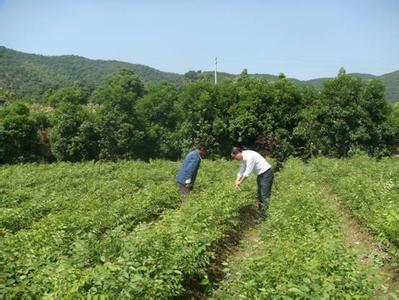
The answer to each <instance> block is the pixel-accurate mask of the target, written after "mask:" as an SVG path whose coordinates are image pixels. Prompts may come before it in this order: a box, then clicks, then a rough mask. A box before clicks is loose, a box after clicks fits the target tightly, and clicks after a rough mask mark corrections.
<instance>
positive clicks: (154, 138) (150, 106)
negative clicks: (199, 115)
mask: <svg viewBox="0 0 399 300" xmlns="http://www.w3.org/2000/svg"><path fill="white" fill-rule="evenodd" d="M178 94H179V90H178V88H177V87H176V86H174V85H172V84H170V83H167V82H162V83H159V84H154V85H151V86H150V88H149V91H148V92H147V93H146V95H145V96H144V97H142V98H140V99H138V100H137V103H136V111H137V114H138V115H139V118H140V119H141V120H142V121H143V122H144V123H145V126H146V133H147V136H148V140H149V143H150V145H151V147H147V148H150V149H149V150H151V151H149V152H148V153H147V154H148V156H153V157H162V158H168V159H177V158H179V156H180V152H181V149H180V145H179V140H180V137H179V135H178V125H179V124H180V123H181V122H182V120H183V115H182V111H181V109H180V106H179V103H178Z"/></svg>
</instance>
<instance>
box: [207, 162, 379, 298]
mask: <svg viewBox="0 0 399 300" xmlns="http://www.w3.org/2000/svg"><path fill="white" fill-rule="evenodd" d="M317 176H318V174H317V173H314V172H313V171H312V169H311V168H310V167H309V166H305V165H304V164H303V163H302V162H300V161H298V160H294V159H291V160H289V161H288V162H287V163H286V165H285V167H284V169H283V171H281V172H280V173H279V175H278V180H277V185H276V189H275V191H274V193H273V195H272V199H271V207H270V218H269V219H268V220H267V221H266V222H265V223H263V224H262V225H261V226H260V227H259V231H258V232H259V235H260V240H259V242H257V243H254V244H253V245H246V247H247V248H246V251H244V253H247V254H248V255H242V256H238V257H235V258H232V259H231V260H230V261H228V262H226V269H225V271H226V277H225V279H224V281H222V283H221V285H220V287H219V289H218V290H217V291H216V292H215V294H214V298H217V299H292V298H301V299H328V298H333V299H353V298H369V297H370V296H371V295H372V294H373V293H374V289H375V288H374V284H375V282H374V280H375V278H374V277H373V274H374V273H373V272H368V270H367V269H366V267H365V266H364V265H362V264H359V262H358V260H357V259H356V256H355V255H354V253H353V251H352V250H351V249H349V248H348V247H347V246H346V245H345V243H344V242H343V235H342V228H341V224H340V223H341V219H340V214H339V211H338V210H337V208H336V207H335V206H334V204H333V203H332V202H331V201H332V198H331V195H329V194H328V192H327V191H326V189H325V188H323V186H321V185H320V184H319V183H318V182H316V180H315V178H316V177H317Z"/></svg>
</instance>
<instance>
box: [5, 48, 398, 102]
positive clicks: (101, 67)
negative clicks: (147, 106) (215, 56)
mask: <svg viewBox="0 0 399 300" xmlns="http://www.w3.org/2000/svg"><path fill="white" fill-rule="evenodd" d="M122 68H126V69H129V70H132V71H134V72H136V73H137V75H138V76H139V77H140V78H141V79H142V80H143V81H144V82H157V81H162V80H166V81H173V82H176V83H179V84H184V83H186V82H189V81H190V79H193V78H203V77H208V78H211V77H212V76H213V71H197V72H195V71H189V72H187V73H185V74H179V73H173V72H164V71H160V70H158V69H156V68H153V67H150V66H147V65H143V64H133V63H129V62H124V61H118V60H104V59H90V58H86V57H83V56H80V55H75V54H72V55H42V54H32V53H25V52H21V51H17V50H13V49H9V48H6V47H5V46H0V88H3V89H7V90H12V91H14V92H15V93H16V95H17V96H18V97H33V98H39V97H41V96H42V95H43V93H44V92H45V91H46V90H48V89H57V88H61V87H65V86H71V85H74V84H83V85H86V86H88V87H90V88H95V87H96V86H97V85H98V84H99V83H100V82H101V81H102V80H104V79H105V78H106V77H107V76H108V75H109V74H110V73H112V72H114V71H116V70H119V69H122ZM190 73H191V74H190ZM218 74H219V75H220V78H221V79H222V80H223V79H234V78H236V77H237V76H239V74H231V73H226V72H220V73H218ZM349 75H351V76H354V77H356V78H361V79H366V80H367V79H372V78H377V79H380V80H381V81H382V83H383V84H384V86H385V98H386V101H387V102H389V103H393V102H397V101H399V70H397V71H393V72H389V73H386V74H383V75H373V74H368V73H350V74H349ZM190 76H193V77H190ZM249 76H252V77H261V78H266V79H268V80H275V79H277V78H278V75H273V74H262V73H254V74H249ZM330 78H331V77H322V78H314V79H309V80H300V79H296V78H289V79H290V80H292V81H293V82H295V83H297V84H301V85H309V86H313V87H315V88H321V87H322V85H323V83H324V81H326V80H328V79H330Z"/></svg>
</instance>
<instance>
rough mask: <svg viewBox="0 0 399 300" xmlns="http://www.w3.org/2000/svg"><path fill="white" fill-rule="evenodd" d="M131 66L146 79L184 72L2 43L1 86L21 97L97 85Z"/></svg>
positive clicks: (0, 54) (131, 68) (0, 48)
mask: <svg viewBox="0 0 399 300" xmlns="http://www.w3.org/2000/svg"><path fill="white" fill-rule="evenodd" d="M122 68H124V69H129V70H132V71H134V72H135V73H137V74H138V76H139V77H140V78H141V79H142V80H144V81H160V80H178V79H179V78H181V75H178V74H174V73H167V72H161V71H159V70H156V69H154V68H150V67H148V66H144V65H138V64H130V63H126V62H120V61H105V60H92V59H87V58H84V57H80V56H76V55H63V56H43V55H36V54H27V53H22V52H19V51H15V50H11V49H8V48H5V47H2V46H0V88H1V87H2V88H5V89H7V90H12V91H14V92H16V95H17V96H18V97H24V96H28V97H32V96H33V97H37V96H40V95H41V94H42V93H43V92H44V91H46V90H47V89H49V88H54V89H56V88H60V87H65V86H71V85H74V84H77V83H79V84H83V85H86V86H88V87H91V88H94V87H96V86H97V85H98V84H99V83H100V82H101V81H103V80H104V79H105V78H106V77H107V76H108V75H109V74H111V73H113V72H115V71H116V70H119V69H122Z"/></svg>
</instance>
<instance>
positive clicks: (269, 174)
mask: <svg viewBox="0 0 399 300" xmlns="http://www.w3.org/2000/svg"><path fill="white" fill-rule="evenodd" d="M256 182H257V184H258V201H259V216H260V217H261V218H262V219H264V218H266V216H267V210H268V208H269V198H270V194H271V192H272V185H273V170H272V168H270V169H269V170H267V171H266V172H263V173H262V174H259V175H258V177H256Z"/></svg>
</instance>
